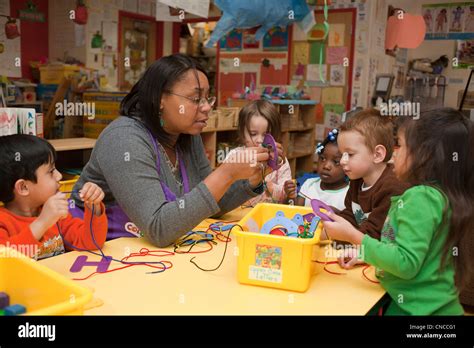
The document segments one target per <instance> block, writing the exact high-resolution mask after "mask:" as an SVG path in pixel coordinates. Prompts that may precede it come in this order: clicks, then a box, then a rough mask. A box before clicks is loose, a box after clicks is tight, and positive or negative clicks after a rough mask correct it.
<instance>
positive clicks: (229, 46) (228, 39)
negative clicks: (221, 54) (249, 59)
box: [219, 29, 242, 51]
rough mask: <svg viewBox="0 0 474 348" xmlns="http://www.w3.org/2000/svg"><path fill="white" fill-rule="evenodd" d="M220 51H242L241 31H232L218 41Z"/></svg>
mask: <svg viewBox="0 0 474 348" xmlns="http://www.w3.org/2000/svg"><path fill="white" fill-rule="evenodd" d="M219 45H220V49H221V50H222V51H241V50H242V30H240V29H234V30H232V31H231V32H230V33H228V34H227V35H226V36H224V37H223V38H221V39H220V40H219Z"/></svg>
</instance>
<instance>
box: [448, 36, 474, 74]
mask: <svg viewBox="0 0 474 348" xmlns="http://www.w3.org/2000/svg"><path fill="white" fill-rule="evenodd" d="M456 58H457V65H456V64H453V68H457V69H467V68H469V66H474V40H457V41H456Z"/></svg>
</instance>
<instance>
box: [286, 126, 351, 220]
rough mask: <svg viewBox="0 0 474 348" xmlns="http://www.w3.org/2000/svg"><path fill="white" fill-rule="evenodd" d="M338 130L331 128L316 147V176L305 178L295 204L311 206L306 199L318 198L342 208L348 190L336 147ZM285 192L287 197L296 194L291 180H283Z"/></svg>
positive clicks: (339, 154)
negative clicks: (317, 175)
mask: <svg viewBox="0 0 474 348" xmlns="http://www.w3.org/2000/svg"><path fill="white" fill-rule="evenodd" d="M337 135H338V130H337V129H334V130H332V131H331V132H330V133H329V135H328V136H327V138H326V139H325V140H324V141H323V142H322V143H320V144H318V146H317V148H316V152H317V154H318V156H319V158H318V167H317V172H318V174H319V177H318V178H311V179H307V180H306V181H305V182H304V184H303V186H302V187H301V189H300V192H299V194H298V197H296V205H300V206H306V207H311V201H310V200H309V199H308V198H310V199H313V198H316V199H319V200H321V201H323V202H325V203H326V204H328V205H330V206H331V207H332V208H333V209H334V211H339V210H342V209H344V207H345V206H344V199H345V198H346V194H347V191H348V190H349V185H348V181H347V180H346V175H345V174H344V171H343V170H342V167H341V164H340V161H341V153H340V152H339V149H338V148H337ZM285 192H286V194H287V196H288V197H290V198H292V197H295V195H296V185H295V183H294V182H293V181H292V180H289V181H286V182H285Z"/></svg>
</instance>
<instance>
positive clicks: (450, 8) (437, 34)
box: [422, 1, 474, 40]
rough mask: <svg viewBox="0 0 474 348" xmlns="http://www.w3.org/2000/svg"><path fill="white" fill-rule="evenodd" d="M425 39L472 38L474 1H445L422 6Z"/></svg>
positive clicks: (473, 37) (473, 30)
mask: <svg viewBox="0 0 474 348" xmlns="http://www.w3.org/2000/svg"><path fill="white" fill-rule="evenodd" d="M422 14H423V19H424V20H425V25H426V36H425V39H427V40H469V39H474V2H472V1H470V2H446V3H441V4H425V5H423V6H422Z"/></svg>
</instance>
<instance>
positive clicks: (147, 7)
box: [138, 0, 152, 16]
mask: <svg viewBox="0 0 474 348" xmlns="http://www.w3.org/2000/svg"><path fill="white" fill-rule="evenodd" d="M151 3H152V1H151V0H138V13H140V14H142V15H145V16H149V15H151V14H152V13H151Z"/></svg>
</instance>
